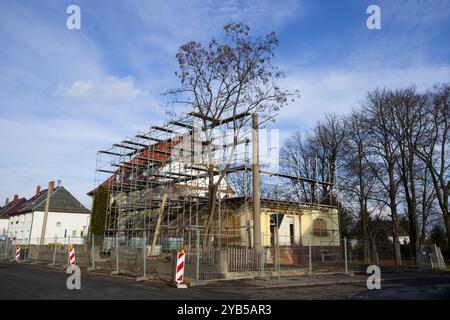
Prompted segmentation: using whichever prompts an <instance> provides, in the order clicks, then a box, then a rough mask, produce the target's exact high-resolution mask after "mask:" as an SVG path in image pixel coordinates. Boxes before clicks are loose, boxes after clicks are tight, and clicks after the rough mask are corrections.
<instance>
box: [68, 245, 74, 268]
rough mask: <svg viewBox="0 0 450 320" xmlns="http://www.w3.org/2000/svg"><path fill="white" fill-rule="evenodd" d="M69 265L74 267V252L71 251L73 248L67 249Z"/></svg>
mask: <svg viewBox="0 0 450 320" xmlns="http://www.w3.org/2000/svg"><path fill="white" fill-rule="evenodd" d="M69 264H70V265H71V266H74V265H75V250H74V249H73V246H70V247H69Z"/></svg>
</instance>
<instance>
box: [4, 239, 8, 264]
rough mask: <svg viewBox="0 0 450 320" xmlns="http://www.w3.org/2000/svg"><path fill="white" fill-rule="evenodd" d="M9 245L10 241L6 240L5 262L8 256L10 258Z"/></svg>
mask: <svg viewBox="0 0 450 320" xmlns="http://www.w3.org/2000/svg"><path fill="white" fill-rule="evenodd" d="M8 243H9V240H8V239H6V242H5V261H6V259H7V256H8Z"/></svg>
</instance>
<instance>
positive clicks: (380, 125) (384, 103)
mask: <svg viewBox="0 0 450 320" xmlns="http://www.w3.org/2000/svg"><path fill="white" fill-rule="evenodd" d="M392 99H393V97H392V92H390V91H388V90H375V91H372V92H369V93H368V94H367V98H366V101H365V103H364V105H363V108H362V111H363V112H364V113H365V114H366V116H367V118H366V119H367V128H369V141H368V146H369V149H368V150H369V151H368V153H367V157H366V159H367V164H368V165H369V167H370V168H371V170H372V171H373V172H374V174H375V176H376V177H377V179H378V181H379V182H380V184H381V185H382V186H383V189H384V191H385V193H386V195H387V201H386V204H387V205H388V206H389V209H390V217H391V221H392V236H393V242H394V243H393V245H394V258H395V265H396V266H397V267H399V266H400V265H401V253H400V243H399V240H398V234H399V225H398V223H399V221H398V202H397V201H398V199H397V197H398V189H399V184H400V178H399V177H398V175H397V174H396V171H397V163H398V157H399V150H398V149H399V146H398V143H397V141H396V139H395V138H394V137H393V135H392V130H393V126H395V125H396V124H395V121H394V112H393V109H392Z"/></svg>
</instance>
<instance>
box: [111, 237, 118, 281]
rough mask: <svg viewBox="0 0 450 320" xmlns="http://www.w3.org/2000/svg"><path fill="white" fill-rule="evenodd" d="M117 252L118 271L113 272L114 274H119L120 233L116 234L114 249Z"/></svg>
mask: <svg viewBox="0 0 450 320" xmlns="http://www.w3.org/2000/svg"><path fill="white" fill-rule="evenodd" d="M114 251H116V271H113V272H112V274H119V233H118V232H116V245H115V248H114Z"/></svg>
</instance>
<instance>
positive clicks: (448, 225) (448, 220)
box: [444, 210, 450, 252]
mask: <svg viewBox="0 0 450 320" xmlns="http://www.w3.org/2000/svg"><path fill="white" fill-rule="evenodd" d="M445 215H446V217H445V218H444V220H445V231H446V232H447V250H448V252H450V215H449V212H448V210H447V212H446V213H445Z"/></svg>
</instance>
